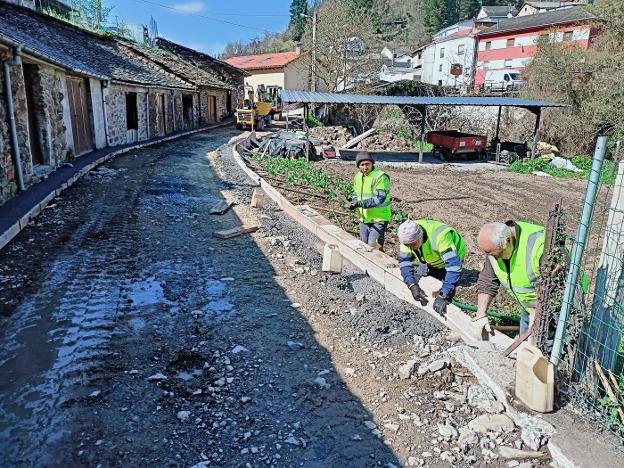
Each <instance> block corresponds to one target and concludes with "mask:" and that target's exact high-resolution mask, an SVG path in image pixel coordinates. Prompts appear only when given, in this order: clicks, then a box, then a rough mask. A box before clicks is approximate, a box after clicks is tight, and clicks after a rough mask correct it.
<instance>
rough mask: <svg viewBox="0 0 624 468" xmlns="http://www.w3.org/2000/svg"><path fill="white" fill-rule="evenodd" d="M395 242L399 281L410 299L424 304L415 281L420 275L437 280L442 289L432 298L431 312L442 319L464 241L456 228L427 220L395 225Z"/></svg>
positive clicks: (457, 277) (457, 273)
mask: <svg viewBox="0 0 624 468" xmlns="http://www.w3.org/2000/svg"><path fill="white" fill-rule="evenodd" d="M399 241H400V242H401V251H400V254H399V267H400V268H401V275H402V276H403V281H404V282H405V284H407V286H408V287H409V288H410V291H411V292H412V296H413V297H414V299H415V300H416V301H419V302H420V303H421V304H422V305H426V304H427V298H426V297H425V294H424V292H423V290H422V289H421V288H420V286H419V285H418V281H419V280H420V278H422V277H423V276H433V277H434V278H437V279H439V280H441V281H442V287H441V288H440V291H438V293H437V294H435V295H434V296H436V298H435V301H434V302H433V309H434V310H435V311H436V312H437V313H438V314H440V315H441V316H443V317H444V316H445V315H446V308H447V306H448V304H449V302H451V300H452V299H453V296H454V295H455V288H456V287H457V284H458V283H459V280H460V279H461V273H462V262H463V261H464V257H465V256H466V242H465V241H464V239H463V238H462V236H461V235H460V234H459V233H458V232H457V230H456V229H454V228H452V227H451V226H448V225H446V224H444V223H442V222H440V221H433V220H430V219H417V220H416V221H409V220H408V221H405V222H404V223H403V224H401V225H400V226H399Z"/></svg>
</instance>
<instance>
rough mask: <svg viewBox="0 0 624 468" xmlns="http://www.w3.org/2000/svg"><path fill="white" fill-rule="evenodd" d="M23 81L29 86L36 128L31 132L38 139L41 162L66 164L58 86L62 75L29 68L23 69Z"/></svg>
mask: <svg viewBox="0 0 624 468" xmlns="http://www.w3.org/2000/svg"><path fill="white" fill-rule="evenodd" d="M25 73H26V76H25V78H26V79H27V80H29V81H30V82H31V83H32V88H33V94H34V103H35V108H34V109H29V112H34V113H35V120H36V123H37V128H36V129H34V131H33V132H32V133H33V135H36V138H38V140H39V145H40V147H41V150H42V152H43V157H44V163H47V164H48V165H50V166H52V167H56V166H58V165H59V164H62V163H63V162H65V161H67V160H68V158H69V151H68V145H67V132H66V130H67V128H66V127H65V122H64V119H63V115H64V112H63V99H65V98H66V96H65V95H64V93H63V92H62V84H63V81H64V80H65V74H64V73H61V72H57V71H56V70H54V69H53V68H50V67H43V66H30V67H28V68H27V69H25Z"/></svg>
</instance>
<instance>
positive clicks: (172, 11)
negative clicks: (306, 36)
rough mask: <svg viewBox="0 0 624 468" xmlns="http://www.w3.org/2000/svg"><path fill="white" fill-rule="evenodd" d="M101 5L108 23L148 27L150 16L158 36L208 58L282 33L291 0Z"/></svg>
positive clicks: (115, 1) (142, 0)
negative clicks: (107, 10) (237, 44)
mask: <svg viewBox="0 0 624 468" xmlns="http://www.w3.org/2000/svg"><path fill="white" fill-rule="evenodd" d="M104 4H105V5H106V6H109V7H112V8H113V10H112V11H111V13H110V17H109V22H115V20H116V18H117V19H118V21H119V22H125V23H134V24H145V25H149V23H150V16H153V17H154V19H155V20H156V23H157V24H158V35H159V36H163V37H165V38H167V39H170V40H172V41H174V42H177V43H179V44H182V45H185V46H187V47H191V48H193V49H196V50H200V51H202V52H206V53H208V54H211V55H216V54H218V53H219V52H221V50H222V49H223V48H224V47H225V45H226V44H227V43H228V42H232V41H248V40H250V39H253V38H254V37H256V36H258V35H261V34H262V33H263V32H264V31H271V32H281V31H283V30H284V29H285V28H286V26H287V25H288V21H289V19H290V15H289V12H288V10H289V8H290V0H229V1H228V0H105V2H104ZM257 15H267V16H257ZM209 18H212V19H209ZM231 23H236V24H231Z"/></svg>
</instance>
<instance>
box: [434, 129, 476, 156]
mask: <svg viewBox="0 0 624 468" xmlns="http://www.w3.org/2000/svg"><path fill="white" fill-rule="evenodd" d="M427 142H428V143H431V144H432V145H433V152H434V153H437V154H438V155H439V156H440V159H441V160H442V161H444V160H446V159H449V158H450V157H452V156H455V155H457V154H466V155H470V154H474V155H481V154H482V153H483V152H484V151H485V146H486V144H487V137H486V136H483V135H473V134H471V133H462V132H458V131H457V130H440V131H435V132H429V133H427Z"/></svg>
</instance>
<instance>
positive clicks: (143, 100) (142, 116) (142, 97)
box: [137, 92, 148, 141]
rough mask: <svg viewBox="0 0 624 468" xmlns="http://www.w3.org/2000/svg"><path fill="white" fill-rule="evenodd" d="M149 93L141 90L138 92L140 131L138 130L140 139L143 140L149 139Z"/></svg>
mask: <svg viewBox="0 0 624 468" xmlns="http://www.w3.org/2000/svg"><path fill="white" fill-rule="evenodd" d="M146 106H147V94H146V93H145V92H140V93H138V94H137V107H138V114H139V131H138V140H139V141H143V140H147V138H148V137H147V126H148V122H147V107H146Z"/></svg>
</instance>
